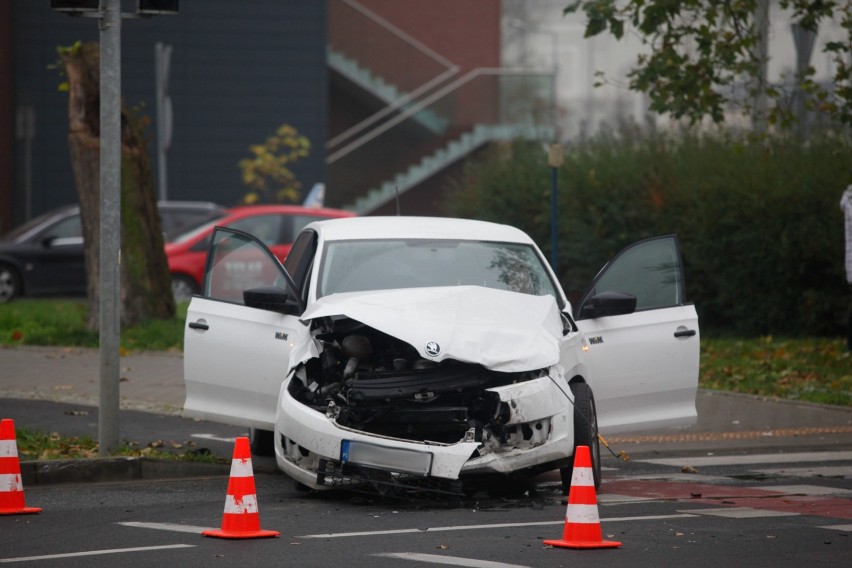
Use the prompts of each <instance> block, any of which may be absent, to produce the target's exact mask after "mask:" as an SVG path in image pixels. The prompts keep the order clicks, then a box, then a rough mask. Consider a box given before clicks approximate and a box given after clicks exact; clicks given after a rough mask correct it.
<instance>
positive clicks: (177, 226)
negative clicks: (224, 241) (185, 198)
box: [159, 207, 225, 239]
mask: <svg viewBox="0 0 852 568" xmlns="http://www.w3.org/2000/svg"><path fill="white" fill-rule="evenodd" d="M159 211H160V223H161V225H162V227H161V228H162V231H163V233H165V234H166V237H167V239H168V238H172V239H173V238H174V237H176V236H178V235H179V234H181V233H183V232H184V231H187V230H190V229H191V228H194V227H197V226H198V224H200V223H208V222H210V220H212V219H221V218H222V217H223V216H224V215H225V213H224V212H223V211H215V210H214V211H211V210H210V209H190V208H186V209H180V208H176V209H173V208H168V209H167V208H165V207H160V209H159Z"/></svg>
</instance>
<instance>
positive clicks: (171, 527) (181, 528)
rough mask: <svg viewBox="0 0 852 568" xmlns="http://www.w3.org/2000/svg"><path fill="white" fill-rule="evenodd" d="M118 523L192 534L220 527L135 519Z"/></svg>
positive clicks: (138, 527) (126, 525)
mask: <svg viewBox="0 0 852 568" xmlns="http://www.w3.org/2000/svg"><path fill="white" fill-rule="evenodd" d="M117 524H119V525H124V526H125V527H133V528H137V529H156V530H160V531H172V532H184V533H192V534H201V532H202V531H208V530H216V529H218V527H194V526H192V525H178V524H175V523H137V522H133V521H127V522H123V523H117Z"/></svg>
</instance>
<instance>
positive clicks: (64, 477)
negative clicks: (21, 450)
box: [20, 457, 231, 486]
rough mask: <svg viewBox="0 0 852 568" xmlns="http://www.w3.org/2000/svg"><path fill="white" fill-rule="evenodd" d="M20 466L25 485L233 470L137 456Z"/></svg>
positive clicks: (204, 474) (216, 473)
mask: <svg viewBox="0 0 852 568" xmlns="http://www.w3.org/2000/svg"><path fill="white" fill-rule="evenodd" d="M20 464H21V480H22V482H23V484H24V485H25V486H27V485H52V484H59V483H93V482H104V481H138V480H153V479H174V478H191V477H213V476H227V475H228V474H229V472H230V468H231V465H230V464H215V463H193V462H181V461H176V460H162V459H154V458H136V457H123V458H93V459H78V460H42V461H22V462H20Z"/></svg>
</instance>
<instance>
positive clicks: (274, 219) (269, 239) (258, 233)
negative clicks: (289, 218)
mask: <svg viewBox="0 0 852 568" xmlns="http://www.w3.org/2000/svg"><path fill="white" fill-rule="evenodd" d="M283 220H284V216H283V215H278V214H275V215H255V216H253V217H246V218H244V219H240V220H238V221H234V222H233V223H228V225H227V226H228V227H230V228H232V229H237V230H238V231H243V232H245V233H249V234H250V235H254V236H255V237H257V238H258V239H260V241H261V242H262V243H263V244H265V245H267V246H269V245H275V244H278V243H281V242H282V240H281V237H282V224H283ZM286 242H291V241H290V240H289V239H288V240H287V241H286Z"/></svg>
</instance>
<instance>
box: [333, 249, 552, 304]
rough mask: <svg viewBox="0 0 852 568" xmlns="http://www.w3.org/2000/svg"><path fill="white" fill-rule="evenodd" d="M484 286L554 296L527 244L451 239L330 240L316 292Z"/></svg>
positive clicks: (539, 262)
mask: <svg viewBox="0 0 852 568" xmlns="http://www.w3.org/2000/svg"><path fill="white" fill-rule="evenodd" d="M464 285H471V286H484V287H488V288H497V289H500V290H509V291H512V292H520V293H523V294H531V295H536V296H543V295H546V294H550V295H551V296H553V297H555V298H557V299H558V296H557V294H556V290H555V287H554V285H553V282H552V281H551V280H550V277H549V276H548V273H547V270H546V269H545V267H544V263H543V261H542V259H541V258H540V257H539V255H538V254H537V253H536V251H535V250H534V249H533V247H531V246H529V245H524V244H517V243H496V242H482V241H464V240H453V239H441V240H424V239H381V240H362V241H336V242H330V243H327V244H326V246H325V250H324V251H323V260H322V267H321V270H320V287H319V289H318V290H317V296H318V297H320V296H325V295H328V294H334V293H340V292H356V291H364V290H387V289H394V288H416V287H422V286H464Z"/></svg>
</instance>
